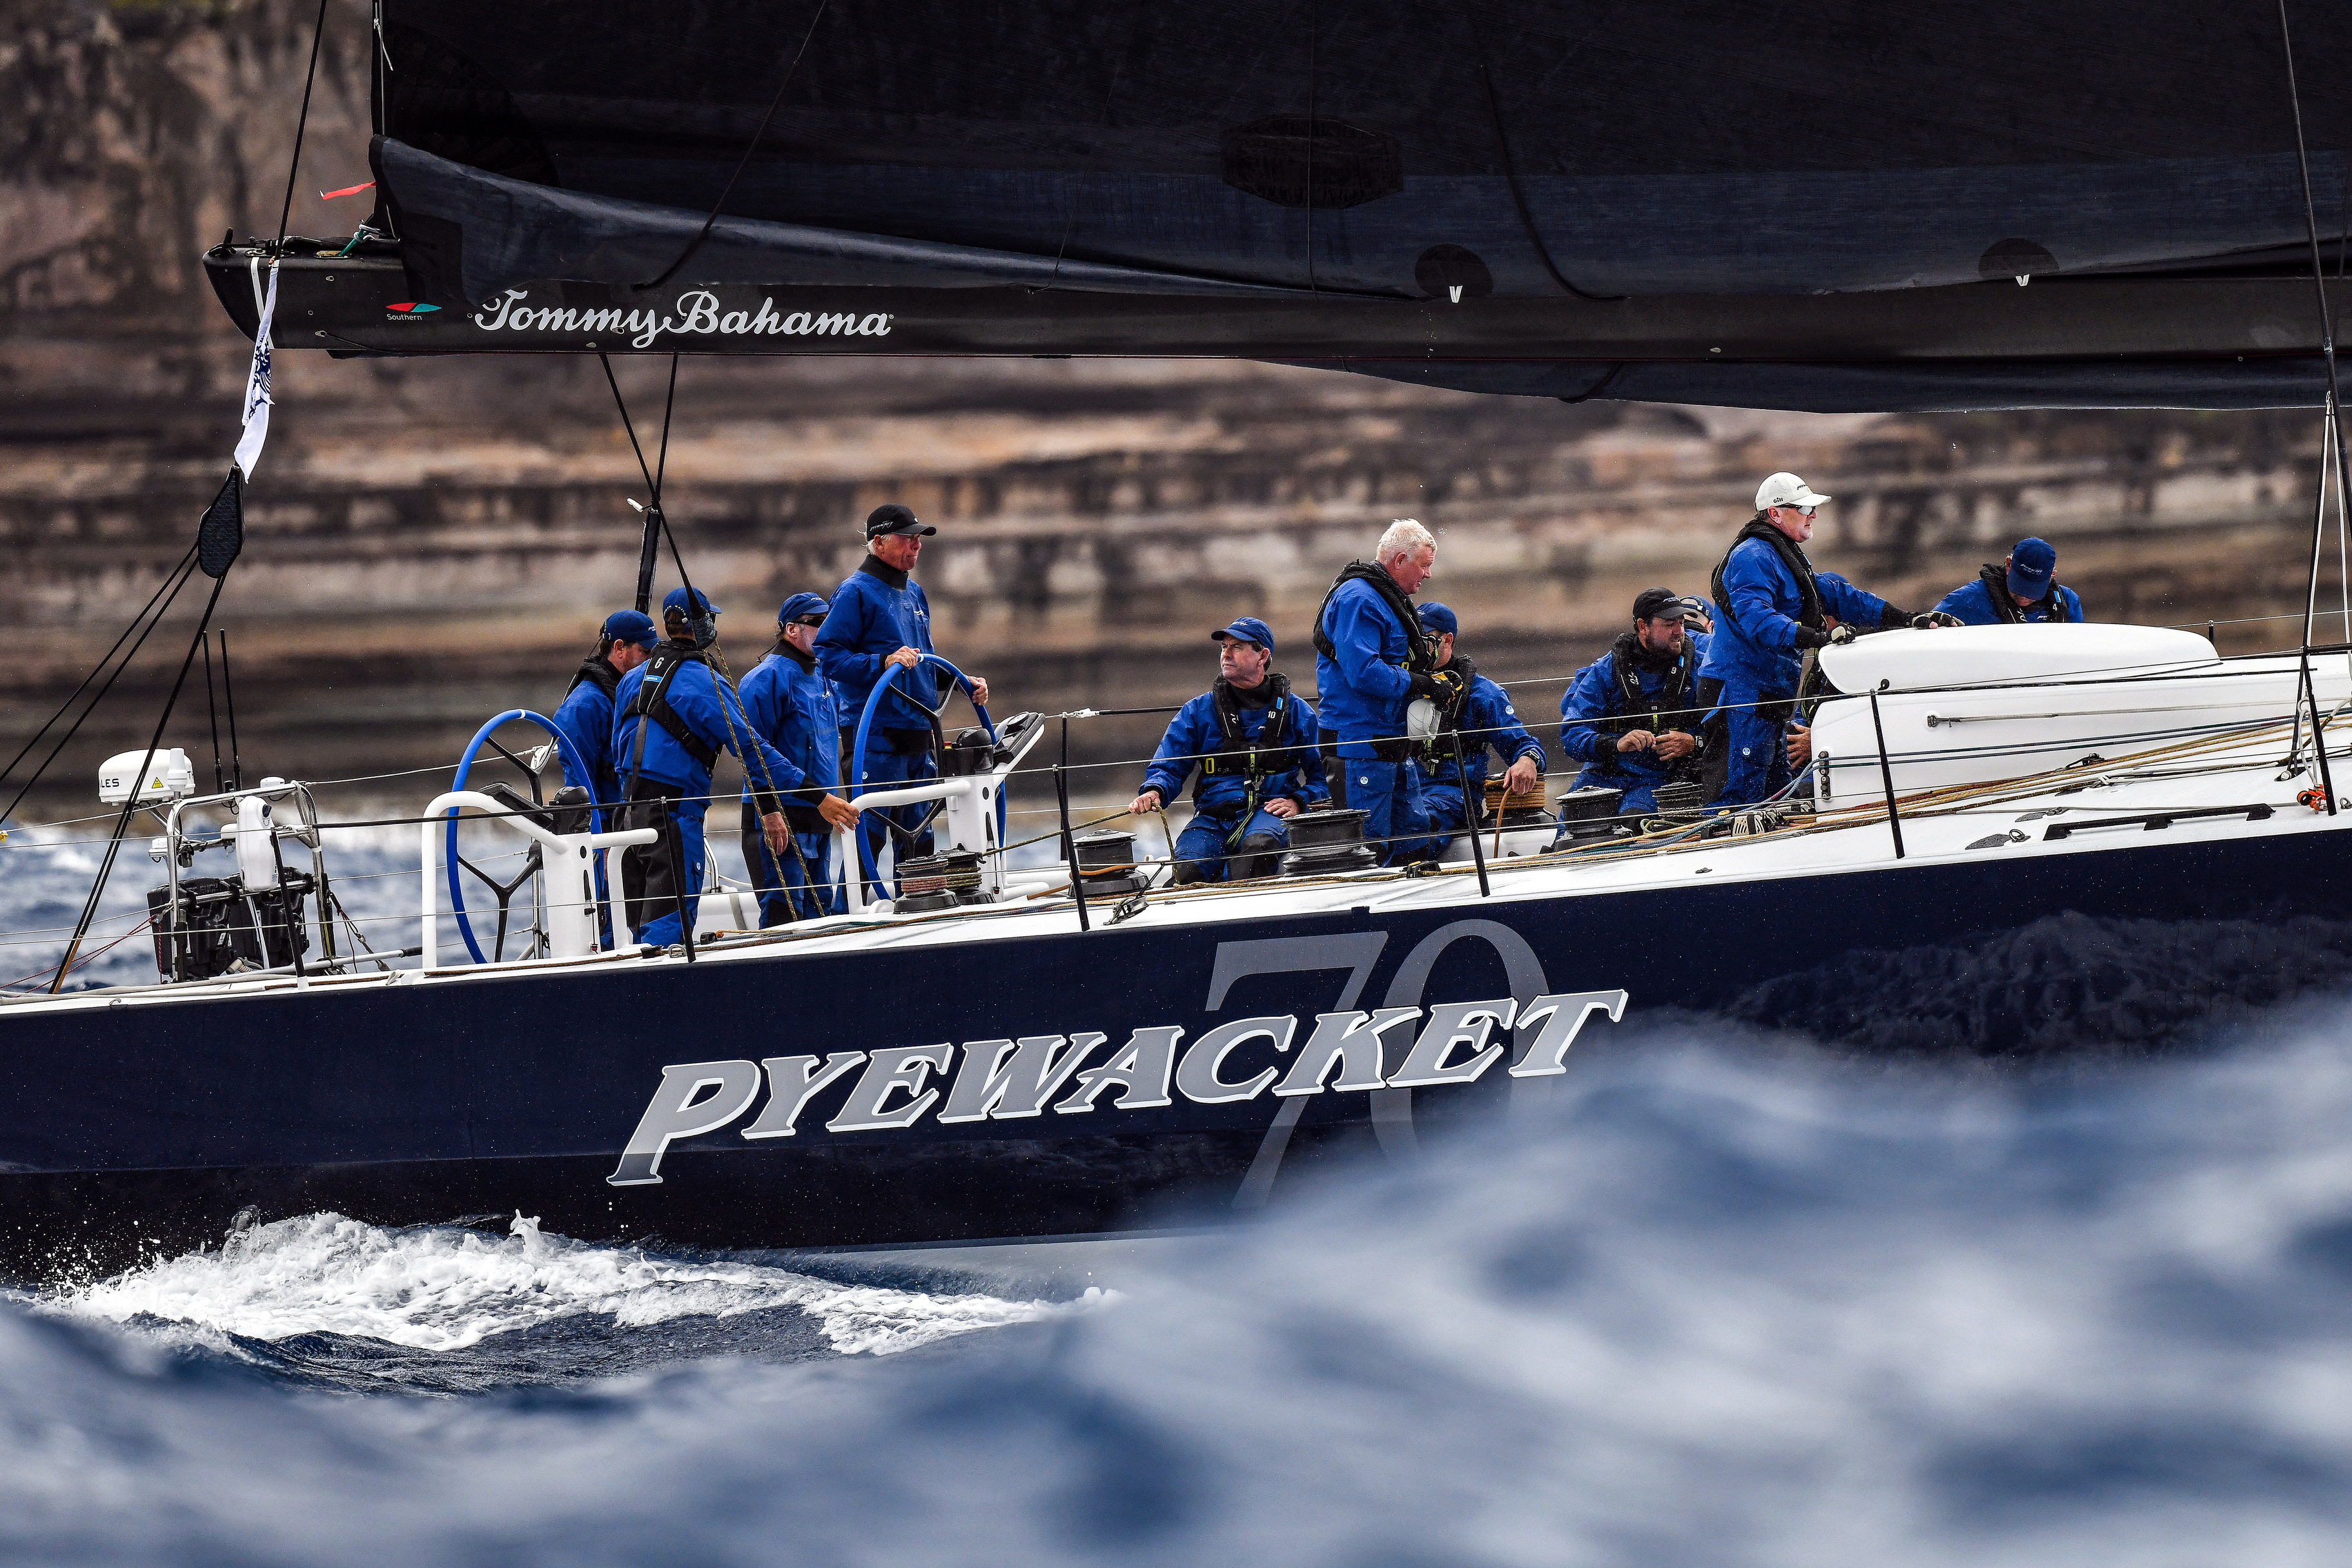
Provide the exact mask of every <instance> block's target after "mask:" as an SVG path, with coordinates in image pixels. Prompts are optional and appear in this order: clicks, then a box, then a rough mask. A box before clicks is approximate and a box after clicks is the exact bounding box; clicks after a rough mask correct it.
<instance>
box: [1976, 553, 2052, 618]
mask: <svg viewBox="0 0 2352 1568" xmlns="http://www.w3.org/2000/svg"><path fill="white" fill-rule="evenodd" d="M1977 580H1978V581H1979V582H1981V583H1982V584H1984V585H1985V597H1986V598H1988V599H1990V600H1991V601H1992V613H1993V614H1994V615H1996V616H2000V618H2001V619H2002V620H2003V621H2004V622H2006V623H2008V624H2009V625H2011V626H2022V625H2024V624H2025V612H2026V611H2028V610H2040V611H2041V612H2042V614H2043V615H2045V616H2048V617H2050V619H2052V620H2053V621H2063V620H2064V619H2065V618H2066V612H2065V610H2064V609H2063V608H2062V606H2063V605H2064V604H2065V600H2063V598H2061V597H2060V596H2059V587H2058V579H2057V578H2055V577H2053V578H2051V579H2050V591H2049V592H2048V593H2046V594H2044V595H2042V597H2040V598H2038V599H2036V600H2034V601H2033V602H2032V604H2030V605H2021V604H2019V603H2018V602H2017V595H2014V594H2012V593H2011V592H2010V591H2009V572H2008V569H2007V568H2005V567H2000V566H1990V565H1987V566H1980V567H1979V568H1977Z"/></svg>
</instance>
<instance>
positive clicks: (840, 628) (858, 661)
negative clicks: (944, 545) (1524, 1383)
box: [816, 501, 988, 864]
mask: <svg viewBox="0 0 2352 1568" xmlns="http://www.w3.org/2000/svg"><path fill="white" fill-rule="evenodd" d="M937 532H939V530H938V529H936V528H933V527H932V526H931V525H930V524H929V523H927V522H920V521H917V520H916V517H915V514H914V513H913V512H912V511H911V510H908V509H907V508H906V507H903V506H900V505H899V504H898V502H896V501H891V502H888V503H887V504H885V505H882V506H877V507H876V508H875V509H874V510H873V511H871V512H870V513H868V514H867V515H866V552H867V553H866V559H865V560H864V561H863V562H861V563H859V565H858V568H857V570H856V571H855V572H853V573H851V574H849V575H848V576H847V577H846V578H845V579H843V581H842V584H841V586H840V587H838V588H836V589H835V590H834V593H833V600H832V604H831V607H830V608H829V609H827V610H826V612H825V617H824V626H821V627H819V628H818V630H817V634H816V664H817V668H819V669H821V670H823V671H824V676H825V679H828V680H831V681H833V682H834V683H835V686H836V687H837V688H838V692H837V695H838V697H839V700H840V703H841V750H842V755H843V757H844V758H845V759H846V758H847V757H848V755H849V753H850V752H851V751H852V750H853V748H854V746H855V743H856V733H857V723H858V720H859V718H860V717H861V716H862V715H863V714H864V713H865V711H866V700H867V698H868V697H869V696H870V695H871V694H872V692H873V690H874V687H875V685H876V683H877V682H878V681H879V680H881V679H882V673H883V670H884V669H885V668H887V666H890V665H894V664H896V665H902V666H904V667H905V668H906V670H907V673H906V674H904V675H902V676H899V677H898V679H895V680H894V681H892V682H891V685H890V689H888V690H887V691H886V692H884V693H883V696H882V700H881V702H880V703H879V704H877V706H876V708H875V710H874V722H873V724H872V726H871V732H870V733H869V734H868V735H867V737H866V771H865V773H864V775H863V776H862V777H860V778H857V779H856V780H852V781H848V782H851V783H854V784H860V785H865V786H870V787H875V788H888V787H889V786H891V785H893V784H913V783H917V782H919V781H921V780H924V779H932V778H937V777H938V776H939V772H940V765H939V757H938V754H937V750H936V748H937V744H938V742H939V732H938V731H939V721H938V719H937V718H936V714H937V712H938V710H939V709H940V706H942V705H944V703H945V701H946V699H947V696H948V693H949V692H950V690H952V689H953V688H954V678H953V677H951V676H950V675H949V674H947V672H946V671H944V670H941V669H940V668H937V667H936V666H933V667H932V668H930V669H929V671H926V670H925V668H924V667H923V663H922V656H923V655H925V654H927V653H929V652H931V651H932V648H931V604H930V600H929V599H928V598H927V597H925V596H924V594H923V585H922V584H919V583H918V582H916V581H914V579H913V578H912V577H910V576H909V575H908V574H909V573H911V572H913V571H914V569H915V563H916V561H917V560H918V559H919V557H920V556H921V555H922V553H923V541H924V540H926V539H928V538H929V537H930V536H931V535H933V534H935V533H937ZM971 687H972V692H971V695H972V700H973V701H975V702H978V703H982V704H985V703H986V702H987V701H988V682H987V681H985V680H982V679H979V678H978V677H977V676H975V677H973V678H972V682H971ZM934 804H936V803H933V802H927V801H917V802H915V803H913V804H911V805H901V806H896V807H892V808H889V809H887V810H881V811H876V812H873V813H871V814H870V815H868V816H866V818H865V819H864V820H865V824H866V849H867V852H868V853H869V854H871V855H872V856H873V857H874V858H875V860H876V862H877V864H879V862H880V859H881V855H882V845H883V842H884V836H885V835H886V834H887V833H888V832H889V830H890V827H891V826H897V827H898V830H899V834H900V837H901V839H902V842H901V843H900V844H899V846H898V859H900V860H906V859H909V858H913V857H915V856H918V855H928V854H929V853H930V852H931V835H930V831H929V828H928V827H925V826H923V825H924V824H925V823H926V822H928V821H929V816H930V807H931V805H934Z"/></svg>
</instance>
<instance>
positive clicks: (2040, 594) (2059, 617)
mask: <svg viewBox="0 0 2352 1568" xmlns="http://www.w3.org/2000/svg"><path fill="white" fill-rule="evenodd" d="M2057 571H2058V552H2057V551H2056V550H2055V549H2053V547H2052V546H2051V544H2050V542H2049V541H2048V540H2045V539H2021V540H2019V541H2018V542H2017V548H2016V549H2014V550H2012V551H2011V552H2009V559H2008V560H2006V561H2003V562H2002V563H2000V565H1998V566H1984V567H1980V568H1979V570H1978V572H1977V580H1976V581H1975V582H1973V583H1967V584H1962V585H1961V586H1959V587H1958V588H1955V589H1953V590H1952V591H1951V592H1950V593H1948V594H1947V595H1944V597H1943V600H1942V602H1941V603H1939V604H1938V605H1937V606H1936V608H1937V609H1938V610H1941V611H1942V612H1943V613H1944V614H1946V615H1948V616H1951V617H1952V618H1953V619H1955V620H1957V621H1958V622H1960V623H1961V624H1962V625H1964V626H2001V625H2004V624H2006V625H2010V626H2017V625H2021V624H2024V623H2029V622H2036V621H2079V620H2081V619H2082V618H2083V601H2082V599H2081V598H2079V597H2078V596H2077V595H2075V593H2074V589H2072V588H2069V587H2067V586H2065V585H2064V584H2061V583H2056V582H2053V581H2052V578H2053V577H2054V576H2055V575H2056V574H2057Z"/></svg>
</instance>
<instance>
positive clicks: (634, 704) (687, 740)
mask: <svg viewBox="0 0 2352 1568" xmlns="http://www.w3.org/2000/svg"><path fill="white" fill-rule="evenodd" d="M709 663H710V660H709V657H708V656H707V655H706V654H705V653H704V652H703V650H702V649H700V648H686V647H678V646H677V644H676V643H672V644H670V645H669V646H668V647H665V648H663V649H662V650H661V651H660V652H659V653H657V654H656V655H654V656H653V657H652V658H649V659H647V660H646V678H645V680H644V682H643V683H642V684H640V685H639V686H638V688H637V692H636V695H635V696H634V697H632V698H630V699H629V705H628V707H626V708H625V709H624V710H622V711H621V717H623V718H624V719H635V720H637V721H638V724H637V742H636V747H635V751H634V752H632V754H631V755H630V758H629V782H630V783H631V784H633V785H634V784H635V782H636V778H637V774H638V773H641V772H643V771H644V768H645V765H646V726H645V722H644V721H646V720H648V719H650V720H652V721H654V722H655V723H656V724H658V725H660V726H661V727H662V728H663V729H665V730H667V731H669V736H670V739H671V740H673V741H676V742H677V743H678V745H679V746H680V747H681V748H682V749H683V750H684V751H685V752H686V754H687V755H688V756H689V757H692V758H693V759H694V760H695V762H696V763H699V764H700V765H701V766H703V767H706V768H707V767H709V766H711V765H712V764H713V763H717V762H718V761H719V751H718V748H717V747H715V746H712V745H711V744H710V743H709V742H706V741H705V740H703V738H702V737H701V736H699V735H698V734H696V733H695V732H694V731H693V730H692V729H691V728H689V727H688V724H687V721H685V719H683V718H681V717H680V716H679V714H678V711H677V709H675V708H673V707H671V706H670V705H669V683H670V682H671V681H672V680H674V679H677V672H678V671H679V670H681V669H684V668H686V667H687V666H688V665H689V664H699V665H702V666H704V667H706V668H708V667H709ZM712 679H714V680H715V679H718V677H717V675H716V674H715V673H714V674H713V676H712ZM720 706H722V707H723V706H725V703H724V702H723V700H722V702H721V704H720Z"/></svg>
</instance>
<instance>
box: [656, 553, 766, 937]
mask: <svg viewBox="0 0 2352 1568" xmlns="http://www.w3.org/2000/svg"><path fill="white" fill-rule="evenodd" d="M662 625H663V629H664V630H666V631H667V632H668V633H669V638H670V640H669V642H668V643H667V645H665V646H664V647H662V648H661V649H660V650H659V651H657V652H656V653H655V655H654V656H653V658H649V659H647V660H646V662H645V663H643V664H641V665H639V666H638V667H637V668H635V669H633V670H631V671H629V673H628V674H626V675H625V676H623V677H622V678H621V685H620V689H619V690H617V691H616V692H614V701H615V702H616V703H617V704H618V706H619V711H618V712H617V713H616V714H615V715H614V721H613V766H614V768H615V769H616V770H617V771H618V772H619V773H620V775H621V782H622V785H623V787H624V789H625V790H626V792H627V800H628V803H629V804H628V806H627V808H626V809H625V811H624V812H623V813H622V826H625V827H632V828H635V827H654V828H659V829H661V830H662V834H663V837H662V838H661V839H659V840H656V842H654V843H652V844H633V845H631V846H630V847H628V848H627V849H625V850H624V851H622V854H621V892H622V896H623V897H624V898H625V899H626V900H627V907H628V916H629V928H630V930H631V931H634V932H635V935H636V939H637V940H638V941H639V942H651V943H653V944H654V945H655V946H657V947H666V946H668V945H669V944H670V943H672V942H684V941H686V940H687V937H686V933H684V932H682V931H680V930H679V929H678V920H677V904H678V900H679V898H680V896H681V895H683V897H684V899H685V900H686V913H687V919H688V921H689V922H690V921H692V920H693V918H694V909H695V904H696V901H697V896H698V894H699V893H700V891H701V889H702V866H703V861H702V818H703V814H704V812H705V811H707V810H708V809H709V805H710V766H711V764H712V763H715V762H717V761H718V760H719V752H734V753H735V755H736V757H737V758H738V759H740V761H741V762H742V763H743V768H744V771H745V772H746V773H749V774H751V777H753V778H754V779H757V780H759V781H760V783H761V787H762V788H772V789H776V790H779V791H782V790H796V789H799V788H801V787H802V786H803V784H806V783H807V779H806V777H805V775H804V774H803V773H802V771H801V769H800V768H799V767H798V766H797V765H796V764H795V763H793V761H792V759H790V758H789V757H786V756H785V755H783V753H782V752H778V751H777V750H776V749H775V748H774V747H773V746H771V745H770V744H768V742H765V741H763V740H761V738H760V737H759V736H758V735H757V734H756V733H754V732H753V731H752V728H751V721H750V719H749V718H748V717H747V716H746V715H745V714H744V712H743V705H742V702H741V700H740V699H739V698H738V697H737V696H736V694H735V689H734V688H733V687H731V686H730V685H728V684H727V679H726V678H725V677H724V676H722V675H720V674H719V671H718V670H717V669H715V668H712V667H711V664H710V653H709V649H710V645H711V644H712V643H713V642H714V641H716V640H717V639H718V636H719V606H718V605H714V604H712V603H711V602H710V601H709V599H707V598H705V597H703V595H701V594H700V593H699V592H697V593H695V594H694V595H691V597H690V598H689V596H688V593H687V591H686V590H685V589H684V588H673V589H671V590H670V593H669V596H668V597H667V598H666V599H664V600H663V601H662Z"/></svg>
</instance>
